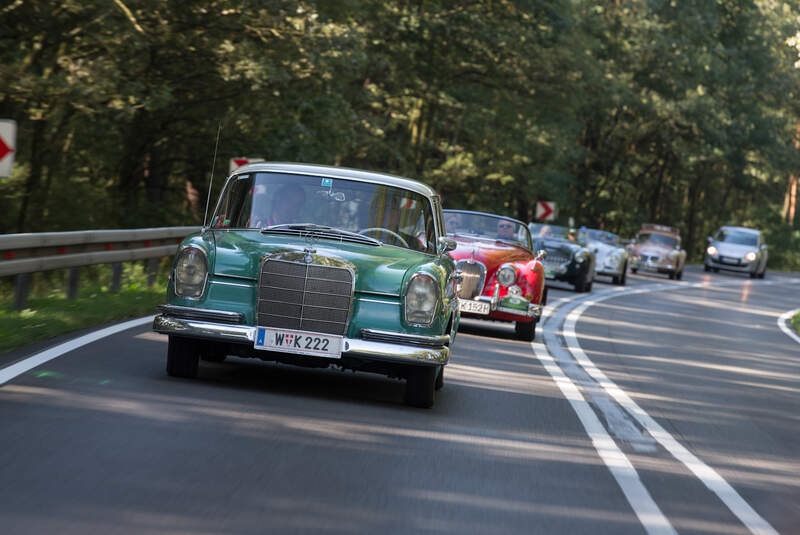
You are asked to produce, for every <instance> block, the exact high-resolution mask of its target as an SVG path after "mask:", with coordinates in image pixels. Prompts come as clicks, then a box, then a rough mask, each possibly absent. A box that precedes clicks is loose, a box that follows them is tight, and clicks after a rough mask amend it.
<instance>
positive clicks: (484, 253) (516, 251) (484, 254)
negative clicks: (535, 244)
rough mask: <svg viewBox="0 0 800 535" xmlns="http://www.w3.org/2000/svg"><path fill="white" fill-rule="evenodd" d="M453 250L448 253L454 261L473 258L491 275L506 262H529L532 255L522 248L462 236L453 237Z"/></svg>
mask: <svg viewBox="0 0 800 535" xmlns="http://www.w3.org/2000/svg"><path fill="white" fill-rule="evenodd" d="M455 240H456V244H458V247H456V249H455V250H453V251H450V256H452V257H453V259H454V260H456V261H458V260H466V259H470V258H474V259H475V260H477V261H479V262H481V263H483V265H485V266H486V271H487V272H488V273H491V272H492V271H494V270H495V269H496V268H498V267H500V266H501V265H502V264H505V263H507V262H524V263H527V262H530V261H531V260H533V258H534V257H533V253H531V252H530V251H528V250H527V249H523V248H522V247H517V246H515V245H511V244H509V243H505V242H501V241H494V242H493V241H489V240H476V239H472V238H466V237H462V236H456V237H455Z"/></svg>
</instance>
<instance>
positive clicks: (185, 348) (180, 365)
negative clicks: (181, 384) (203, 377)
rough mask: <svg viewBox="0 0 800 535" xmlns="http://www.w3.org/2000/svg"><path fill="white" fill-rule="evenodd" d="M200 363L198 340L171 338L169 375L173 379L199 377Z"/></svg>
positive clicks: (168, 356)
mask: <svg viewBox="0 0 800 535" xmlns="http://www.w3.org/2000/svg"><path fill="white" fill-rule="evenodd" d="M199 362H200V344H199V343H198V342H197V340H192V339H190V338H181V337H179V336H170V337H169V342H168V344H167V375H170V376H172V377H185V378H187V379H194V378H195V377H197V367H198V364H199Z"/></svg>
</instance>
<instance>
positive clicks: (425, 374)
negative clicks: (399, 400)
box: [406, 366, 439, 409]
mask: <svg viewBox="0 0 800 535" xmlns="http://www.w3.org/2000/svg"><path fill="white" fill-rule="evenodd" d="M438 372H439V368H438V366H413V367H411V368H410V369H409V371H408V375H407V377H406V404H407V405H410V406H412V407H419V408H421V409H429V408H431V407H432V406H433V395H434V390H435V387H436V375H437V373H438Z"/></svg>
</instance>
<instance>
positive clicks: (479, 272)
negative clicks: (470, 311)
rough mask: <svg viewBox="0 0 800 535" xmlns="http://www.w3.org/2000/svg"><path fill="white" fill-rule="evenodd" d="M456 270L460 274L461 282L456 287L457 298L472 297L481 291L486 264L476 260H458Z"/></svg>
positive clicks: (484, 278) (484, 282)
mask: <svg viewBox="0 0 800 535" xmlns="http://www.w3.org/2000/svg"><path fill="white" fill-rule="evenodd" d="M456 270H457V271H459V272H460V274H461V282H460V283H459V287H458V298H459V299H474V298H475V297H476V296H478V295H481V293H483V285H484V284H486V265H484V264H483V262H478V261H477V260H473V259H471V258H470V259H467V260H459V261H458V262H457V263H456Z"/></svg>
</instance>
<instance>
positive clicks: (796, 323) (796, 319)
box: [791, 312, 800, 334]
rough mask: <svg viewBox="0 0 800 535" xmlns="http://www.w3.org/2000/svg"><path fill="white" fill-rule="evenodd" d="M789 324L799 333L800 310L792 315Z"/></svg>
mask: <svg viewBox="0 0 800 535" xmlns="http://www.w3.org/2000/svg"><path fill="white" fill-rule="evenodd" d="M791 324H792V327H794V330H795V331H797V332H798V334H800V312H798V313H797V314H795V315H794V316H792V320H791Z"/></svg>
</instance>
